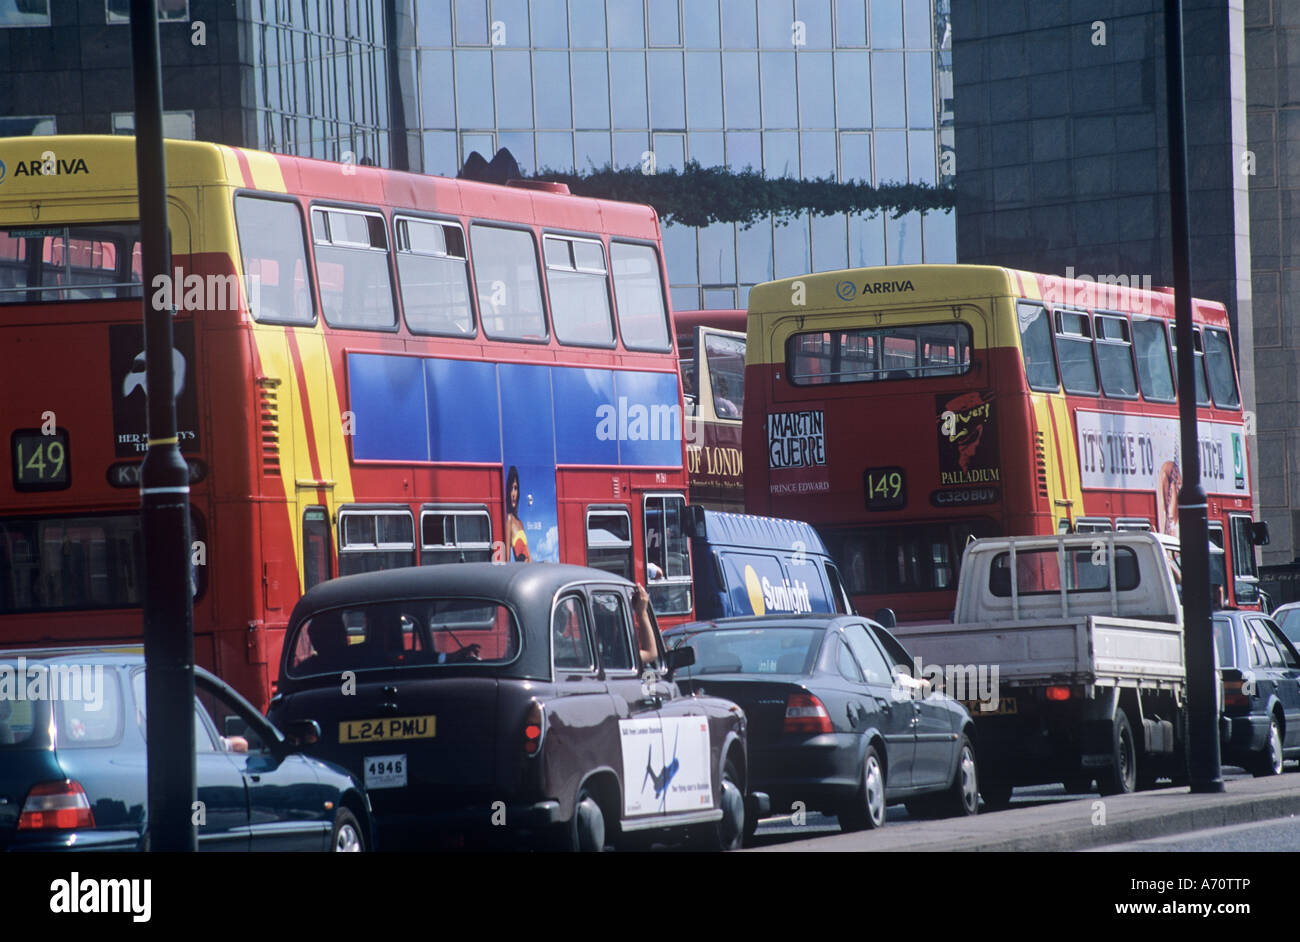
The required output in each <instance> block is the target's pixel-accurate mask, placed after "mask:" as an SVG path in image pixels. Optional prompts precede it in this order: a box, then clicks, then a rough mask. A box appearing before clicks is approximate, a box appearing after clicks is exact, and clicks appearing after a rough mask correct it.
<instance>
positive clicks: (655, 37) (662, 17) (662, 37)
mask: <svg viewBox="0 0 1300 942" xmlns="http://www.w3.org/2000/svg"><path fill="white" fill-rule="evenodd" d="M649 13H650V45H652V46H679V45H681V42H682V26H681V18H680V16H679V13H680V11H679V9H678V0H650V3H649ZM714 45H717V44H716V43H714Z"/></svg>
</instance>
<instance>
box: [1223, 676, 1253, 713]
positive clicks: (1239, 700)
mask: <svg viewBox="0 0 1300 942" xmlns="http://www.w3.org/2000/svg"><path fill="white" fill-rule="evenodd" d="M1247 683H1248V682H1247V681H1246V680H1245V679H1244V678H1243V679H1241V680H1226V679H1225V680H1224V681H1223V708H1224V709H1225V710H1231V709H1245V710H1249V709H1250V693H1249V692H1248V687H1247Z"/></svg>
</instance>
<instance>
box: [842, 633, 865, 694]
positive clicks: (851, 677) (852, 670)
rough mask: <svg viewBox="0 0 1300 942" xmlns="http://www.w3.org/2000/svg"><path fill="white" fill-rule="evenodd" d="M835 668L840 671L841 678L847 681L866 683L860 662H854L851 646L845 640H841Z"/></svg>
mask: <svg viewBox="0 0 1300 942" xmlns="http://www.w3.org/2000/svg"><path fill="white" fill-rule="evenodd" d="M835 666H836V667H837V668H838V669H839V672H840V676H841V677H843V678H844V679H845V680H847V681H850V682H852V683H855V684H861V683H865V682H866V681H865V679H864V678H863V676H862V671H861V670H859V669H858V662H857V661H855V660H853V654H852V653H850V651H849V644H848V642H847V641H845V640H844V639H843V638H841V639H840V644H839V651H838V653H837V654H836V655H835Z"/></svg>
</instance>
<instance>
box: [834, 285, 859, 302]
mask: <svg viewBox="0 0 1300 942" xmlns="http://www.w3.org/2000/svg"><path fill="white" fill-rule="evenodd" d="M835 293H836V294H837V295H838V296H839V299H840V300H841V301H852V300H853V299H854V298H856V297H857V296H858V286H857V285H855V284H854V283H853V282H851V281H841V282H840V283H839V284H837V285H836V286H835Z"/></svg>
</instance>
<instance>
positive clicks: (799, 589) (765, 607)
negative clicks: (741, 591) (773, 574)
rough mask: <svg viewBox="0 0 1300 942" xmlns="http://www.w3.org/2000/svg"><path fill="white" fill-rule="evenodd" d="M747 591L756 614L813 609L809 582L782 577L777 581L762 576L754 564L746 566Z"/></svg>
mask: <svg viewBox="0 0 1300 942" xmlns="http://www.w3.org/2000/svg"><path fill="white" fill-rule="evenodd" d="M745 591H746V592H747V594H748V595H749V606H750V608H752V609H753V611H754V614H755V615H766V614H767V613H768V612H781V613H784V614H795V615H800V614H806V613H809V612H811V611H812V610H813V606H812V593H811V592H809V590H808V583H807V582H805V581H803V580H801V579H794V580H790V579H782V580H781V582H780V583H775V582H773V581H772V580H771V579H768V578H767V577H766V576H763V577H762V578H760V577H759V575H758V573H757V572H755V571H754V567H753V566H746V567H745Z"/></svg>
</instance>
